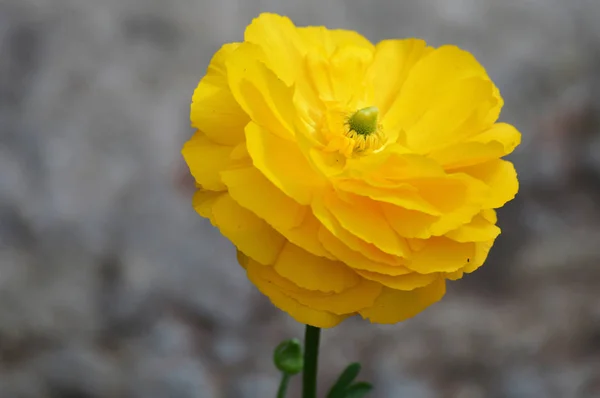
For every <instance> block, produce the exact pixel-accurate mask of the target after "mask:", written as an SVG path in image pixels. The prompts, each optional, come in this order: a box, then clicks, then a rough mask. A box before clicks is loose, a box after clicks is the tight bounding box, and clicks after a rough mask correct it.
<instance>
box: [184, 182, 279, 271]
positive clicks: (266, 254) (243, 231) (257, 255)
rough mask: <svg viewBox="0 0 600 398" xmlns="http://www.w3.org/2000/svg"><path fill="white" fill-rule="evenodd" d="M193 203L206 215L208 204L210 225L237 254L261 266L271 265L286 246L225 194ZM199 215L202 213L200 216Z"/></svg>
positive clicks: (200, 199)
mask: <svg viewBox="0 0 600 398" xmlns="http://www.w3.org/2000/svg"><path fill="white" fill-rule="evenodd" d="M194 199H195V202H196V203H195V204H196V208H197V209H203V212H204V213H205V214H207V210H206V205H204V204H203V203H202V202H204V201H209V202H210V203H209V205H210V206H211V207H210V219H211V222H212V223H213V224H214V225H215V226H217V227H218V228H219V231H221V233H222V234H223V235H224V236H225V237H227V238H228V239H229V240H230V241H231V242H232V243H233V244H234V245H235V246H236V247H237V248H238V249H239V250H240V251H242V252H243V253H244V254H246V255H247V256H248V257H250V258H252V259H254V260H256V261H258V262H260V263H261V264H273V263H274V262H275V261H276V259H277V258H278V257H279V253H280V252H281V249H282V248H283V246H284V245H285V243H286V242H285V239H284V238H283V236H281V235H280V234H279V233H277V231H275V230H274V229H273V228H271V226H269V225H268V224H267V223H266V222H264V221H263V220H261V219H260V218H258V217H257V216H256V215H254V214H253V213H252V212H250V211H249V210H246V209H244V208H243V207H241V206H240V205H238V204H237V203H236V202H235V201H234V200H233V199H232V198H231V196H229V195H228V194H227V193H223V194H221V195H220V196H218V197H216V198H215V197H214V196H209V195H202V196H200V195H198V196H197V197H195V198H194ZM201 214H202V213H201Z"/></svg>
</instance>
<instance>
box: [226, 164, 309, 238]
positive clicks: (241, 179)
mask: <svg viewBox="0 0 600 398" xmlns="http://www.w3.org/2000/svg"><path fill="white" fill-rule="evenodd" d="M221 179H222V181H223V183H224V184H225V185H226V186H227V189H228V190H229V194H230V195H231V197H232V198H233V199H235V201H236V202H237V203H239V204H240V205H241V206H243V207H245V208H246V209H248V210H250V211H251V212H253V213H254V214H256V215H257V216H258V217H260V218H262V219H263V220H265V221H266V222H267V223H269V224H270V225H272V226H273V227H274V228H275V229H277V230H285V229H291V228H295V227H297V226H299V225H300V224H301V223H302V221H303V219H304V217H305V214H306V211H307V210H308V208H307V207H306V206H301V205H300V204H298V203H297V202H296V201H294V200H293V199H292V198H290V197H289V196H287V195H285V194H284V193H283V192H281V191H280V190H279V189H277V187H275V186H274V185H273V184H272V183H271V182H270V181H269V180H267V178H266V177H265V176H264V175H262V174H261V173H260V171H258V170H257V169H256V168H255V167H252V166H250V167H244V168H235V169H231V170H225V171H223V172H221Z"/></svg>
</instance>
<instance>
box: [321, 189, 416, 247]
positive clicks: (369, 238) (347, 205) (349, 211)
mask: <svg viewBox="0 0 600 398" xmlns="http://www.w3.org/2000/svg"><path fill="white" fill-rule="evenodd" d="M324 199H325V202H324V203H325V206H326V208H327V209H328V210H329V212H330V213H331V214H332V215H333V216H334V217H335V218H336V219H337V221H338V222H339V224H340V225H341V226H342V227H343V228H344V229H346V230H348V232H350V233H351V234H352V235H355V236H357V237H359V238H360V239H362V240H364V241H365V242H368V243H371V244H373V245H374V246H376V247H377V248H379V249H380V250H381V251H383V252H385V253H388V254H392V255H394V256H399V257H409V256H410V249H409V247H408V245H407V243H406V241H405V240H404V239H403V238H401V237H400V236H398V234H396V232H395V231H394V230H393V229H392V227H391V226H390V225H389V224H388V222H387V220H386V219H385V217H384V215H383V214H382V212H381V210H380V209H379V208H378V206H377V203H376V202H374V201H372V200H370V199H368V198H362V197H359V196H356V195H350V194H346V195H344V198H343V200H342V199H340V198H339V197H338V196H337V195H336V194H335V193H333V192H327V193H325V197H324ZM367 214H368V217H365V215H367Z"/></svg>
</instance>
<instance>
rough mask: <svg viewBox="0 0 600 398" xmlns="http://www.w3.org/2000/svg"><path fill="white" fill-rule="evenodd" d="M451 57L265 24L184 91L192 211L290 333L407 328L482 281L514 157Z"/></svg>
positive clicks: (463, 62) (482, 94) (476, 76)
mask: <svg viewBox="0 0 600 398" xmlns="http://www.w3.org/2000/svg"><path fill="white" fill-rule="evenodd" d="M502 104H503V101H502V98H501V97H500V93H499V92H498V89H497V88H496V86H495V85H494V84H493V82H492V81H491V80H490V78H489V77H488V75H487V74H486V72H485V70H484V69H483V67H482V66H481V65H480V64H479V63H478V62H477V61H476V60H475V58H474V57H473V56H472V55H471V54H469V53H468V52H465V51H462V50H460V49H458V48H457V47H454V46H442V47H440V48H437V49H436V48H432V47H428V46H427V45H426V44H425V42H424V41H422V40H418V39H405V40H385V41H382V42H380V43H378V44H377V45H373V44H371V43H370V42H369V41H368V40H366V39H365V38H364V37H362V36H360V35H359V34H357V33H355V32H352V31H346V30H328V29H326V28H324V27H313V26H310V27H296V26H294V24H293V23H292V22H291V21H290V20H289V19H288V18H287V17H282V16H278V15H274V14H261V15H260V16H259V17H258V18H256V19H255V20H253V21H252V23H251V24H250V25H249V26H248V27H247V29H246V32H245V35H244V41H243V42H242V43H231V44H226V45H224V46H223V47H222V48H221V49H220V50H219V51H218V52H217V53H216V54H215V56H214V57H213V59H212V61H211V63H210V65H209V67H208V71H207V73H206V76H205V77H204V78H203V79H202V80H201V81H200V84H199V85H198V87H197V89H196V91H195V92H194V95H193V99H192V106H191V121H192V126H193V127H195V128H196V129H197V131H196V133H195V134H194V136H193V137H192V138H191V139H190V140H189V141H188V142H187V143H186V144H185V146H184V148H183V156H184V158H185V160H186V162H187V164H188V166H189V168H190V170H191V173H192V174H193V176H194V177H195V179H196V182H197V186H198V191H197V193H196V194H195V196H194V199H193V205H194V207H195V209H196V210H197V211H198V212H199V213H200V214H201V215H202V216H204V217H207V218H209V219H210V220H211V222H212V224H213V225H215V226H216V227H218V228H219V230H220V231H221V233H222V234H223V235H225V236H226V237H227V238H229V239H230V240H231V241H232V242H233V243H234V244H235V246H236V247H237V249H238V260H239V262H240V264H241V265H242V266H243V267H244V268H245V270H246V272H247V274H248V278H249V279H250V280H251V281H252V282H253V283H254V284H255V285H256V286H257V287H258V289H259V290H260V291H261V292H262V293H264V294H265V295H267V296H268V297H269V298H270V300H271V301H272V302H273V304H274V305H275V306H277V307H279V308H280V309H282V310H284V311H286V312H288V313H289V314H290V315H291V316H292V317H294V318H295V319H296V320H297V321H299V322H302V323H306V324H310V325H313V326H317V327H332V326H335V325H336V324H338V323H339V322H341V321H342V320H343V319H345V318H347V317H349V316H353V315H356V314H360V315H361V316H362V317H364V318H367V319H369V320H370V321H371V322H376V323H396V322H399V321H402V320H404V319H407V318H409V317H412V316H414V315H416V314H418V313H419V312H421V311H422V310H424V309H425V308H426V307H428V306H429V305H431V304H432V303H434V302H436V301H438V300H440V299H441V297H442V296H443V295H444V293H445V282H446V280H448V279H450V280H456V279H459V278H461V277H462V276H463V274H464V273H469V272H472V271H474V270H476V269H477V268H479V267H480V266H481V265H482V264H483V262H484V261H485V259H486V257H487V254H488V252H489V250H490V248H491V247H492V244H493V242H494V240H495V239H496V237H497V236H498V234H499V233H500V229H499V228H498V227H497V226H496V212H495V210H494V209H496V208H498V207H501V206H502V205H504V204H505V203H506V202H507V201H509V200H511V199H512V198H514V196H515V194H516V193H517V190H518V181H517V175H516V172H515V169H514V167H513V165H512V164H511V163H510V162H507V161H505V160H501V159H500V158H501V157H503V156H505V155H507V154H509V153H510V152H512V151H513V149H514V148H515V147H516V146H517V145H518V144H519V142H520V134H519V132H518V131H517V130H516V129H515V128H514V127H512V126H510V125H508V124H504V123H496V120H497V118H498V116H499V114H500V109H501V107H502Z"/></svg>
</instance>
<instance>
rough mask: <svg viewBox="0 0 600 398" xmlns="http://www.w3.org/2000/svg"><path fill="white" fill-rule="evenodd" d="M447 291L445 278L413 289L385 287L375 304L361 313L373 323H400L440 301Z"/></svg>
mask: <svg viewBox="0 0 600 398" xmlns="http://www.w3.org/2000/svg"><path fill="white" fill-rule="evenodd" d="M445 293H446V282H445V281H444V280H443V279H438V280H437V281H435V282H433V283H431V284H429V285H427V286H425V287H422V288H419V289H414V290H411V291H402V290H394V289H390V288H383V290H382V291H381V295H380V296H379V297H378V298H377V300H376V301H375V304H374V305H373V306H372V307H370V308H367V309H364V310H362V311H360V312H359V313H360V315H361V316H362V317H363V318H365V319H369V320H370V321H371V322H372V323H382V324H392V323H398V322H401V321H404V320H406V319H409V318H412V317H413V316H415V315H417V314H418V313H420V312H421V311H423V310H425V309H426V308H427V307H429V306H430V305H431V304H433V303H436V302H438V301H439V300H440V299H441V298H442V297H443V296H444V294H445Z"/></svg>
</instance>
